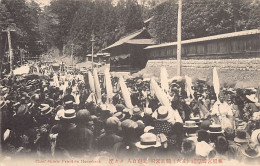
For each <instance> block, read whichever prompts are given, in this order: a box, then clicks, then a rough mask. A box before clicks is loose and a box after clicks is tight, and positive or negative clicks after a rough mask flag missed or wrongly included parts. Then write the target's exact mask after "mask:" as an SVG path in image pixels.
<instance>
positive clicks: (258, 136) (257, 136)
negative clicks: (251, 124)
mask: <svg viewBox="0 0 260 166" xmlns="http://www.w3.org/2000/svg"><path fill="white" fill-rule="evenodd" d="M251 141H252V142H253V143H255V144H258V145H260V129H257V130H254V131H253V132H252V134H251Z"/></svg>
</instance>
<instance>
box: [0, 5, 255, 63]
mask: <svg viewBox="0 0 260 166" xmlns="http://www.w3.org/2000/svg"><path fill="white" fill-rule="evenodd" d="M259 5H260V2H259V0H183V9H182V39H191V38H197V37H203V36H209V35H216V34H222V33H228V32H235V31H241V30H247V29H255V28H259V25H260V17H259V16H260V7H259ZM177 11H178V0H168V1H167V0H118V1H117V2H115V1H113V0H95V1H93V0H52V1H51V3H50V5H49V6H45V7H44V8H40V7H39V5H38V4H37V3H36V2H34V1H33V0H2V2H1V4H0V29H6V28H7V27H8V26H10V25H12V27H15V29H16V31H15V32H12V38H13V43H12V44H13V48H14V50H16V49H18V48H23V49H25V50H27V51H28V53H29V54H30V56H35V55H37V54H41V53H43V51H46V48H52V47H56V48H58V49H59V50H60V54H64V55H70V51H71V50H72V49H71V46H72V44H73V45H74V47H73V48H74V55H75V56H76V57H81V58H80V59H82V60H83V59H84V57H85V55H86V54H88V53H91V34H92V33H93V34H94V35H95V47H94V51H95V52H97V51H100V50H102V49H103V48H105V47H107V46H108V45H110V44H112V43H114V42H115V41H117V40H118V39H119V38H120V37H122V36H123V35H126V34H128V33H131V32H133V31H135V30H137V29H140V28H142V27H143V26H144V25H143V21H144V20H146V19H148V18H151V17H153V19H152V20H151V22H150V24H149V26H148V30H149V32H150V33H151V34H152V36H153V37H154V38H155V39H156V41H157V42H158V43H163V42H172V41H176V33H177ZM1 41H2V42H3V43H5V42H6V34H5V33H1ZM39 41H40V42H42V43H43V44H44V46H45V47H44V48H45V49H42V48H41V49H40V48H39V49H38V50H37V49H36V48H38V47H37V44H38V43H39ZM1 47H3V46H1ZM2 50H3V49H2ZM6 50H7V48H5V51H6Z"/></svg>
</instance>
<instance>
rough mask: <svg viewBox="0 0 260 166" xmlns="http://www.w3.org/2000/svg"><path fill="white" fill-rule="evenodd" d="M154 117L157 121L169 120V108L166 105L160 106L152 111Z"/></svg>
mask: <svg viewBox="0 0 260 166" xmlns="http://www.w3.org/2000/svg"><path fill="white" fill-rule="evenodd" d="M154 114H155V115H154V116H155V119H157V120H159V121H165V120H169V119H170V118H171V116H170V112H169V108H168V107H166V106H160V107H159V108H158V109H157V110H156V111H155V112H154Z"/></svg>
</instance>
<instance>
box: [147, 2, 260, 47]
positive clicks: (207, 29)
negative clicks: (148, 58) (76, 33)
mask: <svg viewBox="0 0 260 166" xmlns="http://www.w3.org/2000/svg"><path fill="white" fill-rule="evenodd" d="M259 7H260V6H259V1H254V0H221V1H220V0H193V1H191V0H183V7H182V39H191V38H197V37H204V36H209V35H216V34H222V33H229V32H235V31H241V30H246V29H254V28H259V25H260V18H259V15H260V8H259ZM177 11H178V1H177V0H175V1H167V2H165V3H162V4H161V5H159V6H157V7H156V8H154V10H153V11H152V14H153V15H154V19H153V20H152V22H151V24H150V27H149V29H150V32H151V33H152V34H153V35H154V36H155V38H156V40H157V41H158V42H160V43H161V42H170V41H176V38H177V37H176V33H177Z"/></svg>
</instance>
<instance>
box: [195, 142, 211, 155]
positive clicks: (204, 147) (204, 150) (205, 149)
mask: <svg viewBox="0 0 260 166" xmlns="http://www.w3.org/2000/svg"><path fill="white" fill-rule="evenodd" d="M212 150H213V147H212V146H210V145H209V144H208V143H206V142H205V141H201V142H198V143H197V144H196V155H198V156H202V157H207V156H208V155H209V153H210V152H211V151H212Z"/></svg>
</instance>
